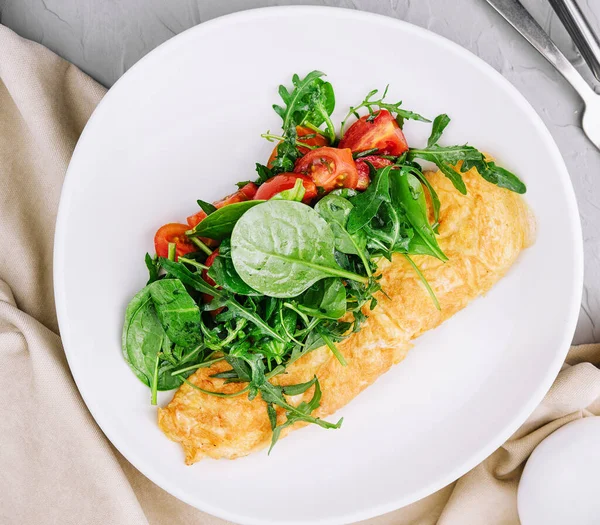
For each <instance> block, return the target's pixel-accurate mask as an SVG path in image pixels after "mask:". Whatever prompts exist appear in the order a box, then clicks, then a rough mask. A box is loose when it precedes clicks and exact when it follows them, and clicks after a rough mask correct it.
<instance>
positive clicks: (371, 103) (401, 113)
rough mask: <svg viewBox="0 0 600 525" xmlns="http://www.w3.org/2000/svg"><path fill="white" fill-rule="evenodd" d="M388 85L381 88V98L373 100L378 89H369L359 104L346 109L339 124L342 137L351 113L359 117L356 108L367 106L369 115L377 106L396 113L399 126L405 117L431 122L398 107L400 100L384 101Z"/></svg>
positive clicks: (372, 113)
mask: <svg viewBox="0 0 600 525" xmlns="http://www.w3.org/2000/svg"><path fill="white" fill-rule="evenodd" d="M389 87H390V86H389V84H388V85H387V86H386V87H385V89H384V90H383V94H382V96H381V98H380V99H378V100H373V97H374V96H375V95H377V93H379V90H378V89H374V90H372V91H369V93H367V96H366V97H365V98H364V99H363V101H362V102H361V103H360V104H358V105H357V106H350V109H349V110H348V114H347V115H346V116H345V117H344V120H343V121H342V126H341V131H340V135H341V136H342V137H343V136H344V128H345V127H346V122H347V121H348V119H349V118H350V117H351V116H352V115H354V116H355V117H356V118H360V115H359V113H358V110H359V109H361V108H367V109H368V110H369V114H370V115H374V114H375V112H376V110H375V108H378V109H380V110H381V109H385V110H387V111H389V112H390V113H393V114H395V115H396V117H397V119H399V120H400V122H399V125H400V127H402V123H403V121H404V120H405V119H406V120H417V121H420V122H431V121H430V120H429V119H426V118H425V117H423V116H422V115H419V114H418V113H415V112H413V111H407V110H405V109H402V108H401V107H400V106H401V105H402V101H399V102H396V103H394V104H390V103H388V102H385V101H384V100H385V97H386V95H387V92H388V89H389Z"/></svg>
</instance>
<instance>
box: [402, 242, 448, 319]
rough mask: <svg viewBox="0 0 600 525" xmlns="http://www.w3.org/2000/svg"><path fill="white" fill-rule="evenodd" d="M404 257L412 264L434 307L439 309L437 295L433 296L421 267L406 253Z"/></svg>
mask: <svg viewBox="0 0 600 525" xmlns="http://www.w3.org/2000/svg"><path fill="white" fill-rule="evenodd" d="M404 257H405V258H406V260H407V261H408V263H409V264H410V265H411V266H412V268H413V270H414V271H415V273H416V274H417V276H418V277H419V279H420V280H421V282H422V283H423V286H425V289H426V290H427V293H428V294H429V297H431V300H432V301H433V304H434V306H435V308H436V309H437V310H440V311H441V309H442V308H441V306H440V303H439V301H438V299H437V297H436V296H435V292H434V291H433V289H432V288H431V286H430V284H429V282H428V281H427V279H426V278H425V276H424V275H423V272H421V269H420V268H419V267H418V266H417V265H416V264H415V262H414V261H413V260H412V259H411V258H410V257H409V256H408V254H404Z"/></svg>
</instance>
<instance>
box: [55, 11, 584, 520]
mask: <svg viewBox="0 0 600 525" xmlns="http://www.w3.org/2000/svg"><path fill="white" fill-rule="evenodd" d="M326 11H327V12H329V13H331V15H332V16H334V17H335V16H336V15H341V16H348V17H353V18H356V19H361V20H363V21H366V20H369V21H370V20H374V21H376V22H377V21H379V22H383V23H387V24H390V25H395V26H396V27H397V28H398V30H401V31H405V32H408V33H411V32H412V33H413V34H415V33H416V34H419V36H420V37H423V38H426V39H429V40H431V41H434V42H436V43H437V44H439V45H440V47H441V48H445V49H447V50H448V49H449V50H452V51H453V52H455V53H457V54H458V55H460V56H461V58H463V59H464V60H466V61H467V62H469V63H470V64H472V65H473V66H474V67H475V68H477V69H479V70H480V71H481V72H482V73H483V74H484V75H486V76H488V77H492V79H493V80H494V81H495V82H496V83H498V84H500V85H501V87H503V88H504V89H505V90H506V92H507V94H508V95H510V97H511V99H512V100H513V101H514V103H515V104H517V105H518V106H519V107H520V109H522V110H523V111H524V113H525V114H526V116H527V117H528V118H529V120H530V121H531V122H532V124H533V125H534V126H535V128H536V129H537V131H538V132H539V135H540V138H541V139H542V140H543V141H544V143H545V144H546V145H547V146H548V149H549V150H550V152H551V155H552V156H553V159H552V160H553V162H555V164H556V166H557V171H558V173H559V175H560V182H561V184H562V185H563V189H564V190H566V192H565V203H566V206H567V209H568V212H569V213H568V215H569V218H570V220H571V222H572V227H573V228H574V231H573V239H574V242H575V248H576V249H575V250H574V253H573V256H574V259H575V264H574V268H573V292H572V297H571V304H570V308H569V316H568V319H567V320H566V322H565V330H564V336H563V338H562V340H561V341H560V344H558V345H557V346H558V348H560V351H559V352H557V353H556V354H555V356H554V359H553V360H552V361H551V362H550V363H549V366H548V370H547V373H546V375H545V377H544V380H543V381H542V382H540V385H539V386H538V388H537V389H536V392H535V394H534V395H533V396H531V398H530V399H529V400H527V402H526V403H525V404H523V405H522V406H521V407H520V409H519V410H518V411H516V412H515V415H514V416H513V417H512V419H511V421H510V422H509V423H508V424H506V426H505V427H504V428H503V430H502V431H501V432H499V433H498V435H497V436H496V438H495V439H493V440H490V442H488V443H484V444H483V445H482V446H481V447H480V448H478V449H477V450H475V451H474V452H472V453H471V454H470V455H469V457H468V458H467V459H466V460H465V461H464V462H462V463H461V464H460V465H458V466H456V467H455V468H454V469H453V470H451V471H450V472H448V473H447V474H446V475H444V476H440V477H439V478H437V479H435V480H433V481H431V482H430V483H429V484H427V485H425V486H424V487H422V488H421V489H420V490H417V491H413V492H411V493H409V494H405V495H400V496H399V497H397V498H395V499H394V500H393V501H389V502H387V503H385V504H379V505H375V506H371V507H367V508H365V509H362V510H361V511H356V512H352V513H348V514H343V515H337V516H329V517H326V518H319V519H318V520H311V523H314V524H318V525H333V524H339V523H350V522H356V521H360V520H364V519H368V518H372V517H375V516H379V515H382V514H385V513H388V512H392V511H394V510H397V509H400V508H403V507H405V506H407V505H409V504H411V503H414V502H416V501H418V500H420V499H422V498H424V497H426V496H429V495H431V494H433V493H434V492H436V491H438V490H440V489H441V488H443V487H445V486H447V485H448V484H450V483H452V482H454V481H455V480H457V479H458V478H460V477H461V476H463V475H464V474H465V473H467V472H468V471H469V470H471V469H472V468H474V467H475V466H476V465H478V464H479V463H481V462H482V461H483V460H485V459H486V458H487V457H488V456H490V455H491V454H492V453H493V452H494V451H495V450H496V449H498V448H499V447H500V446H501V445H502V444H503V443H504V442H505V441H506V440H507V439H508V438H509V437H510V436H511V435H512V434H513V433H514V432H515V431H516V430H517V429H518V428H519V427H520V426H521V424H522V423H523V422H524V421H525V420H526V419H527V418H528V417H529V415H530V414H531V413H532V412H533V411H534V410H535V408H536V407H537V405H538V404H539V403H540V401H541V400H542V399H543V397H544V396H545V395H546V393H547V392H548V390H549V389H550V387H551V386H552V383H553V382H554V380H555V378H556V376H557V375H558V372H559V371H560V367H561V366H562V364H563V362H564V359H565V357H566V355H567V353H568V350H569V348H570V346H571V342H572V338H573V335H574V333H575V328H576V325H577V321H578V317H579V309H580V305H581V299H582V294H583V266H584V252H583V234H582V228H581V219H580V215H579V210H578V205H577V200H576V198H575V191H574V188H573V184H572V182H571V178H570V175H569V172H568V169H567V166H566V164H565V162H564V159H563V157H562V154H561V153H560V150H559V148H558V145H557V144H556V142H555V141H554V139H553V137H552V135H551V134H550V131H549V130H548V128H547V127H546V125H545V124H544V122H543V121H542V119H541V117H540V116H539V115H538V113H537V112H536V111H535V109H534V108H533V107H532V106H531V104H530V103H529V101H528V100H527V99H526V98H525V97H524V95H522V94H521V93H520V92H519V90H518V89H517V88H516V87H515V86H514V85H513V84H511V83H510V82H509V81H508V80H507V79H506V78H505V77H504V76H502V74H501V73H500V72H498V71H497V70H496V69H494V68H493V67H492V66H491V65H490V64H488V63H487V62H486V61H485V60H483V59H482V58H480V57H478V56H477V55H475V54H474V53H473V52H471V51H469V50H468V49H466V48H464V47H462V46H461V45H459V44H457V43H455V42H453V41H452V40H449V39H448V38H446V37H444V36H442V35H439V34H437V33H434V32H432V31H430V30H428V29H426V28H423V27H420V26H417V25H414V24H412V23H410V22H406V21H404V20H400V19H397V18H393V17H389V16H385V15H381V14H377V13H371V12H367V11H361V10H355V9H350V8H342V7H331V6H298V5H295V6H273V7H261V8H255V9H247V10H243V11H237V12H235V13H231V14H227V15H223V16H220V17H217V18H213V19H211V20H208V21H206V22H202V23H200V24H197V25H195V26H192V27H190V28H188V29H186V30H185V31H183V32H181V33H179V34H177V35H175V36H174V37H172V38H170V39H169V40H167V41H165V42H163V43H162V44H160V45H159V46H157V47H156V48H154V49H153V50H152V51H150V52H149V53H147V54H146V55H145V56H144V57H142V58H141V59H140V60H138V61H137V62H136V63H135V64H134V65H133V66H132V67H131V68H130V69H129V70H128V71H126V72H125V73H124V74H123V75H122V76H121V77H120V78H119V79H118V80H117V81H116V82H115V83H114V85H113V86H112V87H111V88H110V89H109V90H108V92H107V93H106V95H105V96H104V97H103V98H102V100H101V101H100V102H99V104H98V105H97V106H96V108H95V109H94V111H93V113H92V115H91V116H90V118H89V119H88V122H87V123H86V125H85V127H84V129H83V131H82V133H81V135H80V137H79V140H78V141H77V144H76V147H75V149H74V151H73V155H72V157H71V160H70V162H69V166H68V168H67V171H66V174H65V178H64V182H63V187H62V190H61V195H60V202H59V207H58V212H57V219H56V227H55V235H54V250H53V285H54V297H55V306H56V312H57V318H58V324H59V328H60V329H61V330H60V333H61V338H62V341H63V347H64V351H65V355H66V358H67V362H68V365H69V369H70V371H71V374H72V376H73V379H74V381H75V384H76V386H77V389H78V391H79V393H80V395H81V397H82V399H83V401H84V403H85V405H86V407H87V408H88V410H89V411H90V414H91V415H92V417H93V418H94V421H95V422H96V424H97V425H98V426H99V427H100V429H101V430H102V432H103V433H104V435H105V436H106V437H107V438H108V440H109V441H110V442H111V443H112V444H113V445H114V446H115V448H116V449H117V450H118V451H119V453H121V454H122V455H123V456H124V457H125V459H127V461H129V462H130V463H131V464H132V465H133V466H134V467H135V468H136V469H137V470H138V471H140V472H141V473H142V474H143V475H144V476H146V477H147V478H148V479H150V480H151V481H152V482H154V483H155V484H156V485H158V486H159V487H160V488H161V489H163V490H165V491H166V492H168V493H169V494H171V495H172V496H174V497H176V498H178V499H179V500H180V501H183V502H184V503H187V504H188V505H191V506H192V507H194V508H197V509H199V510H201V511H203V512H207V513H209V514H212V515H214V516H216V517H219V518H222V519H226V520H230V521H233V522H236V523H244V524H248V525H279V522H277V521H274V520H271V519H258V518H252V517H250V518H249V517H248V516H243V515H240V514H238V513H236V512H231V511H229V510H227V509H225V508H222V507H214V506H213V505H211V504H210V503H209V502H207V501H202V502H201V505H200V504H199V503H198V501H192V499H191V498H188V497H187V496H186V494H184V493H182V492H181V491H180V490H179V488H178V487H177V486H173V485H172V482H171V481H170V480H169V478H167V477H165V476H163V475H162V474H161V473H160V472H158V471H156V470H154V469H153V467H152V464H149V463H147V462H144V461H143V460H142V459H141V458H140V457H139V456H137V454H136V453H135V452H134V451H133V450H131V449H128V448H127V445H126V443H124V442H123V441H122V440H121V439H120V438H119V437H118V436H116V435H114V434H113V433H112V432H111V430H109V429H107V428H105V427H109V426H110V425H107V424H106V421H103V417H102V416H101V410H100V408H99V407H98V405H97V404H96V402H95V401H93V399H92V397H90V396H88V395H87V393H85V386H84V384H83V382H81V384H80V381H79V380H78V373H77V372H76V370H77V369H78V368H77V365H76V362H77V359H76V357H75V353H74V352H73V353H72V352H71V351H70V350H69V348H70V347H71V344H70V342H69V335H68V334H69V330H68V326H69V321H68V317H67V313H66V297H65V293H64V292H65V286H64V273H63V272H62V271H61V268H62V267H63V260H64V257H63V254H64V248H63V247H64V246H65V241H66V238H65V235H66V234H65V231H66V223H67V217H68V209H69V203H70V201H71V199H72V198H73V188H74V180H75V176H74V175H73V172H74V168H72V166H73V165H76V164H77V163H76V162H75V161H76V159H78V158H79V155H80V151H81V144H82V143H83V142H84V141H85V138H86V137H87V135H88V134H89V133H90V131H89V130H90V128H93V126H94V122H95V121H96V120H97V118H98V115H99V114H101V113H102V112H103V111H104V108H105V107H106V106H108V105H109V104H110V101H111V100H112V99H113V98H114V97H115V96H118V92H119V91H118V89H116V88H118V86H120V85H122V84H125V83H126V82H128V80H127V79H128V78H130V77H133V75H134V74H135V72H137V71H138V70H141V69H142V68H143V67H145V64H146V63H149V62H150V61H152V60H156V59H157V57H159V56H160V54H161V53H164V52H166V51H168V50H169V49H170V48H171V47H175V46H179V45H181V43H182V42H184V40H185V39H186V38H190V37H191V35H192V34H194V35H195V34H196V33H199V32H202V31H205V30H207V28H208V29H210V28H212V27H213V26H218V25H229V24H233V23H235V21H236V20H238V19H246V20H245V21H248V20H252V19H254V18H260V17H263V16H265V15H267V16H277V15H279V16H281V17H283V18H285V17H287V16H293V14H294V12H303V13H313V14H322V13H324V12H326ZM115 93H117V94H116V95H115ZM63 328H64V330H63ZM82 386H84V388H82ZM97 416H100V417H97ZM103 423H104V424H103ZM125 450H127V453H126V452H125ZM167 487H168V488H167ZM304 523H306V522H305V521H301V520H293V519H292V520H286V524H287V525H300V524H304Z"/></svg>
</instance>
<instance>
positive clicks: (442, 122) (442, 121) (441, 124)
mask: <svg viewBox="0 0 600 525" xmlns="http://www.w3.org/2000/svg"><path fill="white" fill-rule="evenodd" d="M448 124H450V117H449V116H448V115H446V114H445V113H442V114H441V115H438V116H437V117H435V119H434V120H433V125H432V126H431V135H430V136H429V138H428V139H427V147H428V148H430V147H431V146H434V145H435V144H437V142H438V140H440V137H441V136H442V133H444V130H445V129H446V126H448Z"/></svg>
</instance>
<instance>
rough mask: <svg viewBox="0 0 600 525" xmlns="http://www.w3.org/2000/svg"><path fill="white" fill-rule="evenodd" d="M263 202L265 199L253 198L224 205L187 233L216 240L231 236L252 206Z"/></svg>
mask: <svg viewBox="0 0 600 525" xmlns="http://www.w3.org/2000/svg"><path fill="white" fill-rule="evenodd" d="M262 202H264V201H260V200H253V201H244V202H236V203H234V204H230V205H228V206H223V207H222V208H219V209H218V210H216V211H215V212H213V213H211V214H210V215H209V216H208V217H206V219H204V220H203V221H201V222H199V223H198V224H197V225H196V226H195V227H194V228H193V229H192V230H190V231H187V232H186V233H187V235H188V236H190V237H208V238H209V239H216V240H221V239H224V238H226V237H229V235H231V232H232V231H233V228H234V226H235V223H236V222H237V221H238V220H239V218H240V217H241V216H242V215H243V214H244V213H245V212H246V211H248V210H249V209H250V208H252V207H254V206H256V205H257V204H261V203H262Z"/></svg>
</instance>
